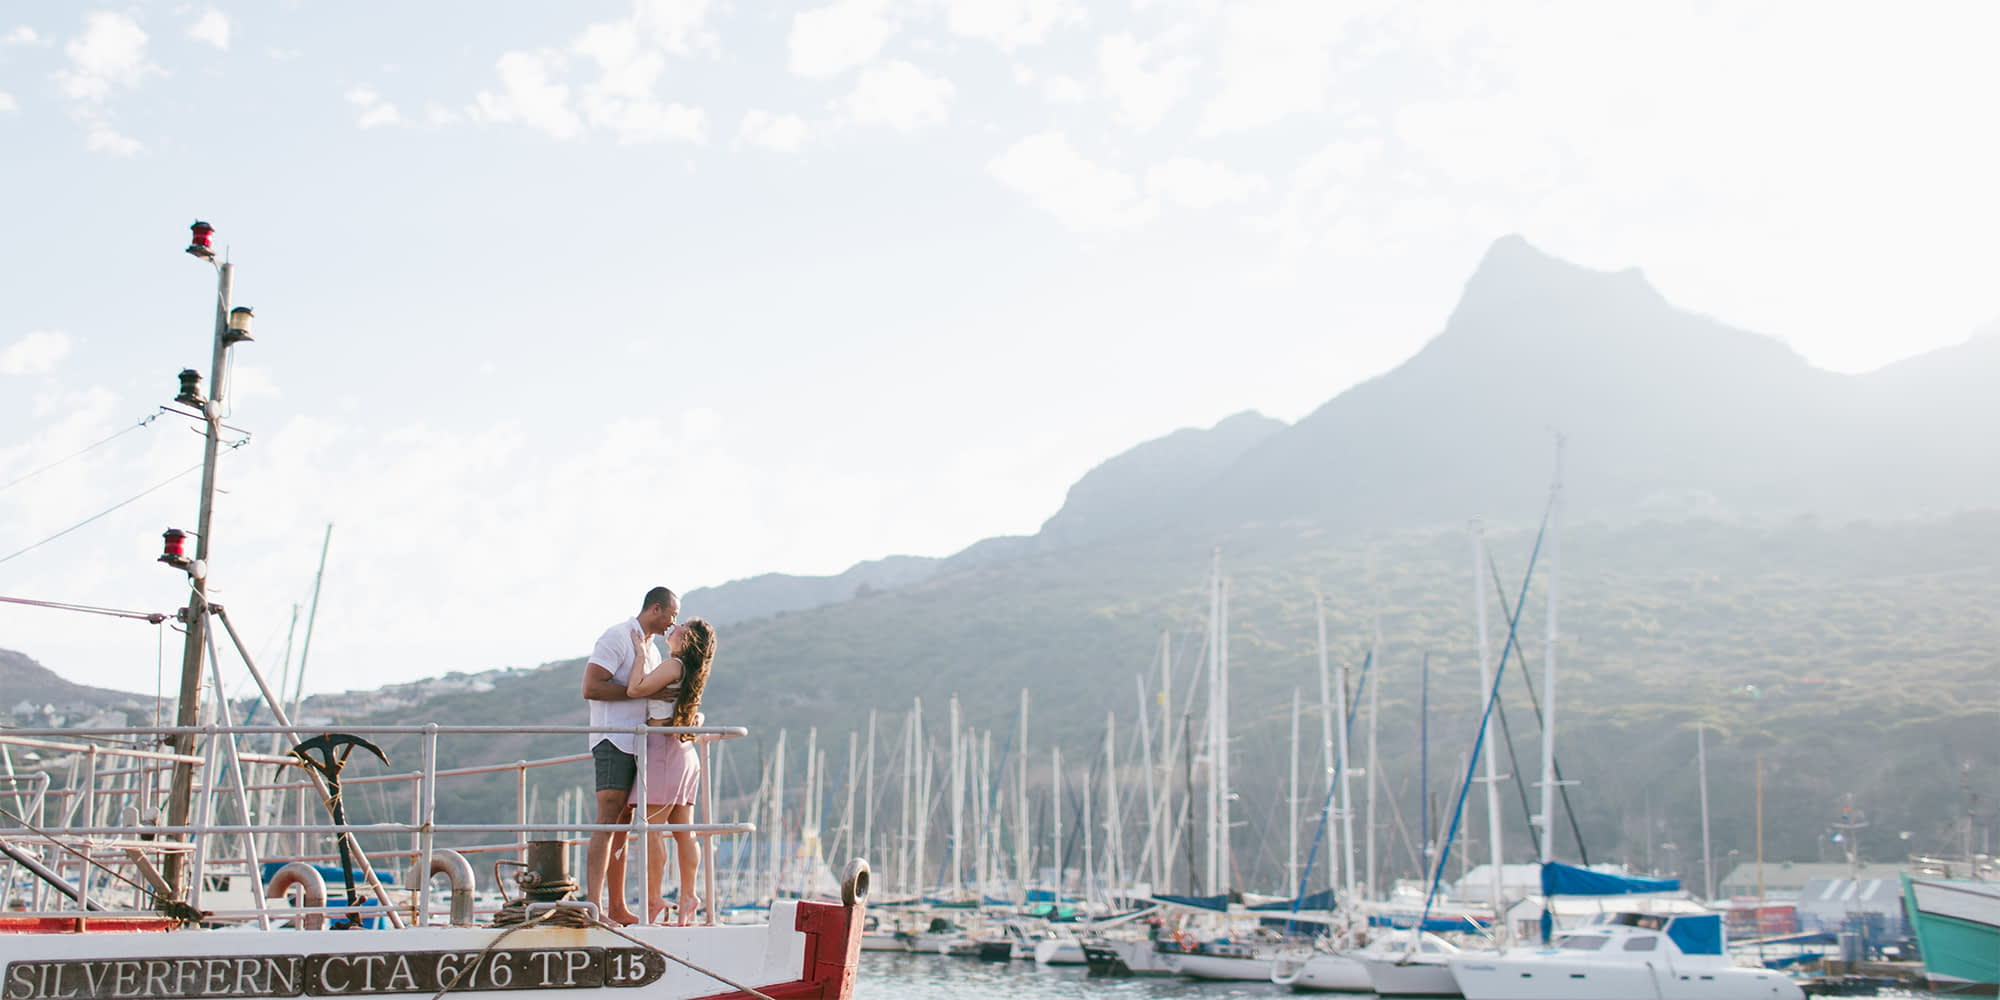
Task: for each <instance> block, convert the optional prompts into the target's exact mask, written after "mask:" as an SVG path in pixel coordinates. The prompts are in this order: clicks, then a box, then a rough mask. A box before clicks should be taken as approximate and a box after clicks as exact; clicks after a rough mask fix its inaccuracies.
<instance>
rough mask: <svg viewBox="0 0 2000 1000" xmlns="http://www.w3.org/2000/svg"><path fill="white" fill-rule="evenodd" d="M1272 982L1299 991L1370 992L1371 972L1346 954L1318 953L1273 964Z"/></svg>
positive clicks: (1282, 959) (1279, 960)
mask: <svg viewBox="0 0 2000 1000" xmlns="http://www.w3.org/2000/svg"><path fill="white" fill-rule="evenodd" d="M1271 981H1272V982H1274V983H1277V984H1278V985H1280V986H1289V987H1291V988H1292V989H1293V990H1295V991H1298V992H1310V993H1367V992H1369V991H1370V989H1371V986H1370V984H1369V981H1368V970H1367V969H1366V968H1364V967H1363V966H1362V964H1361V963H1360V962H1359V961H1356V960H1355V959H1353V958H1350V957H1348V956H1346V955H1335V954H1331V953H1328V952H1316V953H1314V954H1312V955H1306V956H1301V957H1298V958H1280V959H1278V960H1277V961H1275V962H1274V963H1272V971H1271Z"/></svg>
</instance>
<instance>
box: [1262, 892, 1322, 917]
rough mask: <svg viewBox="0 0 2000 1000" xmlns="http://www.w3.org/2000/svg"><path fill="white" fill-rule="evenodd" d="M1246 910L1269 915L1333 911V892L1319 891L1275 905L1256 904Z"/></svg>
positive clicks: (1280, 901) (1284, 900)
mask: <svg viewBox="0 0 2000 1000" xmlns="http://www.w3.org/2000/svg"><path fill="white" fill-rule="evenodd" d="M1246 909H1251V910H1258V911H1263V912H1270V913H1296V912H1299V911H1301V910H1331V909H1333V890H1332V889H1321V890H1320V891H1318V892H1315V893H1313V894H1311V895H1309V896H1300V897H1299V898H1297V899H1283V900H1279V901H1278V902H1275V903H1258V904H1257V905H1256V906H1251V907H1246Z"/></svg>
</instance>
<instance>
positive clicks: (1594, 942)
mask: <svg viewBox="0 0 2000 1000" xmlns="http://www.w3.org/2000/svg"><path fill="white" fill-rule="evenodd" d="M1608 940H1610V939H1609V938H1607V937H1605V936H1604V935H1602V934H1569V935H1565V936H1563V937H1559V938H1557V939H1556V947H1558V948H1564V949H1567V950H1569V951H1597V950H1598V949H1600V948H1603V947H1604V942H1605V941H1608Z"/></svg>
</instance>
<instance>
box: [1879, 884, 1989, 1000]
mask: <svg viewBox="0 0 2000 1000" xmlns="http://www.w3.org/2000/svg"><path fill="white" fill-rule="evenodd" d="M1903 906H1904V909H1905V910H1906V911H1907V912H1908V914H1909V917H1910V926H1911V928H1912V929H1914V931H1915V932H1916V936H1917V947H1918V948H1919V949H1921V950H1922V951H1923V954H1924V972H1925V974H1926V975H1928V976H1929V977H1930V980H1931V988H1932V989H1935V990H1938V991H1940V992H1950V993H1959V992H1964V993H1982V994H1990V993H1995V992H1996V991H2000V883H1993V882H1974V881H1969V880H1956V879H1925V878H1919V879H1912V878H1909V877H1908V876H1905V877H1904V878H1903Z"/></svg>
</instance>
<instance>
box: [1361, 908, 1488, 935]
mask: <svg viewBox="0 0 2000 1000" xmlns="http://www.w3.org/2000/svg"><path fill="white" fill-rule="evenodd" d="M1416 923H1417V917H1416V915H1415V914H1407V915H1406V914H1394V913H1378V914H1375V915H1374V916H1371V917H1369V918H1368V926H1370V927H1395V928H1399V929H1402V930H1408V929H1410V928H1411V927H1414V926H1416ZM1424 930H1427V931H1430V932H1431V933H1433V934H1442V933H1445V932H1447V931H1467V930H1471V931H1478V932H1479V933H1482V934H1483V933H1485V932H1486V925H1485V924H1484V923H1481V922H1480V921H1478V920H1475V919H1473V918H1471V917H1425V918H1424Z"/></svg>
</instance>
